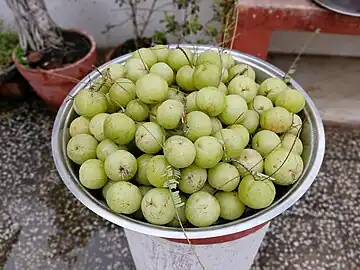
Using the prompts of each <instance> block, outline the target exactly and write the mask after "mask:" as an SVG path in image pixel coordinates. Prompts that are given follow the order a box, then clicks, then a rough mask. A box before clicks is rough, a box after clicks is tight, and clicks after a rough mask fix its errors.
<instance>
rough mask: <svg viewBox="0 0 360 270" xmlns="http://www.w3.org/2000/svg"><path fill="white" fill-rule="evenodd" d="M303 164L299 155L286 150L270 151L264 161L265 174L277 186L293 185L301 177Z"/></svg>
mask: <svg viewBox="0 0 360 270" xmlns="http://www.w3.org/2000/svg"><path fill="white" fill-rule="evenodd" d="M303 169H304V163H303V160H302V159H301V157H300V155H298V154H296V153H294V152H290V151H289V150H288V149H284V148H279V149H276V150H274V151H272V152H271V153H270V154H269V155H268V156H267V157H266V159H265V162H264V170H265V173H266V174H267V175H269V176H271V177H273V178H274V179H275V180H274V182H275V183H276V184H278V185H282V186H287V185H291V184H294V183H295V182H296V181H297V180H298V179H299V178H300V176H301V174H302V172H303Z"/></svg>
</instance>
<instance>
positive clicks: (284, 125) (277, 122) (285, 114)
mask: <svg viewBox="0 0 360 270" xmlns="http://www.w3.org/2000/svg"><path fill="white" fill-rule="evenodd" d="M292 119H293V117H292V114H291V113H290V112H289V111H288V110H286V109H285V108H283V107H275V108H271V109H268V110H266V111H265V112H263V113H262V114H261V115H260V126H261V128H263V129H267V130H271V131H274V132H275V133H284V132H286V131H288V130H289V129H290V128H291V124H292Z"/></svg>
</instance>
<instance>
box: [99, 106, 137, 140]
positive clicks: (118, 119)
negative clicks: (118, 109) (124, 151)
mask: <svg viewBox="0 0 360 270" xmlns="http://www.w3.org/2000/svg"><path fill="white" fill-rule="evenodd" d="M135 131H136V128H135V122H134V121H133V120H132V119H131V118H130V117H128V116H127V115H126V114H123V113H113V114H110V115H109V116H108V117H107V118H106V119H105V122H104V136H105V138H107V139H110V140H113V141H114V142H116V143H118V144H121V145H125V144H128V143H129V142H131V141H132V140H133V139H134V136H135Z"/></svg>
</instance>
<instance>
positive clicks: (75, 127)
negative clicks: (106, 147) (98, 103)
mask: <svg viewBox="0 0 360 270" xmlns="http://www.w3.org/2000/svg"><path fill="white" fill-rule="evenodd" d="M89 124H90V121H89V118H87V117H84V116H79V117H77V118H75V119H74V120H73V121H72V122H71V124H70V128H69V133H70V136H71V137H74V136H76V135H78V134H90V130H89Z"/></svg>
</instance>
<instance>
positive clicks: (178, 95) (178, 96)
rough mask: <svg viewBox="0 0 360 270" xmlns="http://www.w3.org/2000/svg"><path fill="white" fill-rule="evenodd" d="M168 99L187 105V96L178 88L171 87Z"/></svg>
mask: <svg viewBox="0 0 360 270" xmlns="http://www.w3.org/2000/svg"><path fill="white" fill-rule="evenodd" d="M168 99H175V100H178V101H180V102H181V103H182V104H184V105H185V104H186V95H185V93H183V92H182V91H180V90H179V89H177V88H175V87H174V88H173V87H169V95H168Z"/></svg>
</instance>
